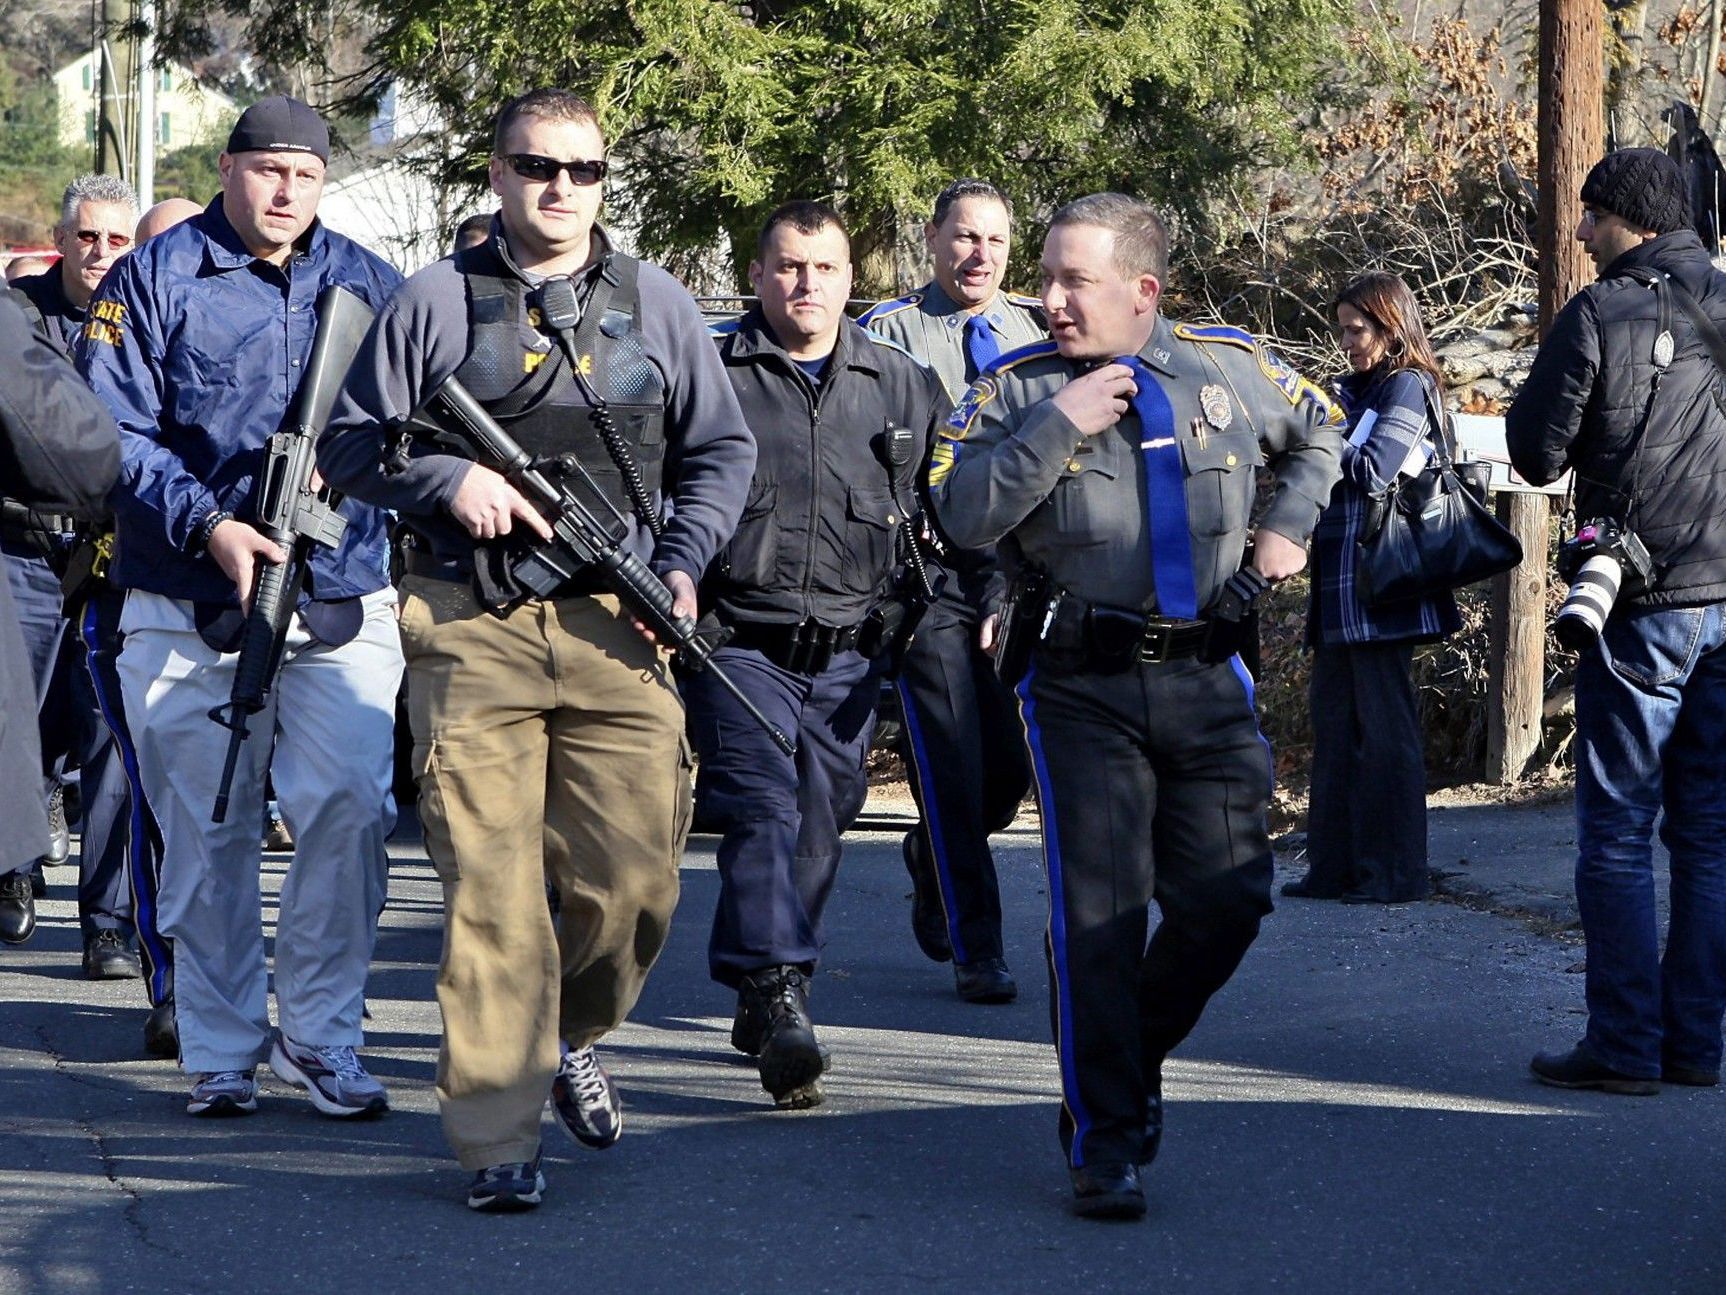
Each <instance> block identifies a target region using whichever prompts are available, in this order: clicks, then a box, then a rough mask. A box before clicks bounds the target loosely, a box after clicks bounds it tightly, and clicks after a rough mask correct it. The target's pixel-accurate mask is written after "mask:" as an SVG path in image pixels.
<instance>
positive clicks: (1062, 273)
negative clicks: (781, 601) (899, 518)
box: [932, 194, 1340, 1218]
mask: <svg viewBox="0 0 1726 1295" xmlns="http://www.w3.org/2000/svg"><path fill="white" fill-rule="evenodd" d="M1167 267H1168V239H1167V234H1166V232H1165V230H1164V226H1163V223H1162V221H1161V220H1160V219H1159V218H1158V216H1157V213H1156V212H1155V210H1154V209H1153V208H1152V207H1151V206H1150V205H1149V204H1147V203H1144V202H1141V201H1139V200H1138V199H1135V198H1130V197H1126V196H1123V195H1121V194H1094V195H1092V196H1090V197H1086V198H1080V199H1078V200H1077V201H1075V202H1072V203H1069V204H1068V205H1067V206H1065V207H1063V208H1061V209H1060V210H1059V211H1058V212H1056V214H1055V217H1054V220H1053V222H1052V224H1051V226H1050V229H1049V234H1048V237H1047V239H1046V240H1045V242H1044V245H1043V303H1044V308H1045V309H1046V310H1047V312H1048V317H1049V323H1050V326H1051V329H1052V332H1053V338H1052V340H1050V341H1048V342H1043V343H1038V344H1035V345H1033V346H1030V347H1026V348H1023V349H1021V350H1019V351H1016V352H1011V353H1009V354H1007V355H1005V356H1003V357H1002V358H1001V359H1000V360H999V361H998V362H997V363H996V364H995V365H994V366H993V367H992V368H991V369H990V371H989V372H987V373H985V374H984V375H983V377H982V378H980V379H979V380H978V381H977V383H976V384H975V385H974V386H973V387H972V388H971V390H970V391H969V392H968V393H967V394H966V396H965V400H964V401H963V403H962V404H961V405H960V407H959V408H958V409H957V410H955V411H954V414H953V418H952V420H951V422H950V423H949V427H948V430H947V432H946V434H945V438H944V440H943V441H942V443H941V445H940V446H938V447H937V450H936V455H935V462H934V467H933V473H932V475H933V479H934V493H935V501H936V506H937V509H938V511H939V515H940V518H941V521H942V522H943V524H944V525H945V526H946V527H947V530H948V532H949V533H950V534H951V535H952V536H953V538H954V539H955V540H957V541H958V542H959V543H961V544H988V543H993V542H995V541H1000V544H1001V549H1002V554H1003V560H1004V562H1007V563H1009V564H1011V565H1012V567H1013V569H1014V570H1015V572H1016V585H1015V588H1014V590H1013V591H1012V592H1011V593H1010V595H1009V599H1010V613H1009V616H1008V621H1009V623H1008V624H1007V625H1006V626H1005V627H1004V629H1003V636H1004V638H1003V645H1002V651H1003V652H1004V653H1005V654H1006V655H1007V659H1008V662H1009V664H1011V663H1012V662H1013V660H1014V659H1015V657H1016V654H1017V652H1018V651H1019V648H1020V644H1021V643H1022V642H1023V641H1024V639H1025V638H1027V637H1028V639H1029V640H1030V642H1031V643H1032V644H1033V646H1032V648H1031V651H1030V664H1029V672H1028V673H1026V674H1025V675H1024V677H1023V678H1022V679H1021V681H1020V682H1019V683H1018V686H1017V692H1018V697H1019V703H1020V707H1021V711H1022V714H1023V717H1024V722H1025V727H1026V731H1027V738H1028V744H1029V747H1030V750H1031V757H1032V767H1033V775H1034V778H1035V782H1036V788H1037V796H1038V801H1039V804H1040V806H1041V810H1042V820H1043V852H1044V860H1045V863H1046V866H1047V869H1048V874H1049V900H1050V919H1049V933H1048V954H1049V968H1050V979H1051V997H1052V998H1053V1001H1054V1013H1053V1015H1054V1023H1055V1046H1056V1049H1057V1052H1058V1054H1059V1058H1060V1066H1061V1090H1062V1105H1061V1115H1060V1136H1061V1142H1062V1145H1063V1148H1064V1149H1065V1150H1066V1152H1067V1155H1068V1158H1069V1163H1070V1166H1071V1171H1072V1179H1073V1189H1074V1198H1075V1199H1074V1204H1075V1208H1076V1210H1077V1211H1078V1212H1079V1213H1080V1214H1084V1215H1088V1216H1097V1217H1116V1218H1138V1217H1140V1216H1142V1215H1143V1213H1144V1209H1145V1199H1144V1193H1143V1190H1142V1188H1141V1187H1140V1184H1139V1166H1140V1165H1142V1164H1147V1163H1149V1161H1150V1160H1151V1158H1152V1157H1153V1156H1154V1155H1155V1154H1156V1149H1157V1143H1158V1139H1159V1137H1160V1134H1161V1129H1162V1097H1161V1093H1162V1070H1161V1068H1162V1064H1163V1059H1164V1058H1165V1057H1166V1056H1167V1055H1168V1053H1169V1051H1170V1049H1172V1048H1173V1047H1174V1046H1175V1045H1176V1044H1178V1043H1179V1042H1180V1041H1181V1040H1182V1039H1183V1038H1185V1037H1186V1035H1187V1033H1188V1032H1189V1031H1190V1030H1191V1029H1192V1027H1193V1025H1194V1024H1195V1023H1196V1022H1197V1020H1198V1018H1199V1014H1200V1012H1201V1011H1202V1010H1203V1008H1204V1005H1205V1003H1206V1001H1207V1000H1208V999H1209V998H1210V996H1211V995H1212V994H1213V993H1215V992H1216V991H1217V990H1218V989H1220V988H1221V987H1222V985H1223V984H1224V982H1225V981H1227V980H1228V978H1229V976H1230V975H1231V974H1232V973H1233V972H1234V969H1235V967H1236V965H1237V964H1238V963H1239V962H1240V959H1241V957H1242V955H1243V954H1244V953H1245V952H1246V949H1247V946H1248V945H1250V944H1251V943H1252V941H1253V938H1254V937H1255V935H1256V934H1257V932H1258V927H1259V921H1260V919H1261V918H1262V917H1263V915H1264V914H1265V913H1267V912H1269V911H1270V883H1271V851H1270V844H1269V839H1268V836H1267V833H1266V817H1265V816H1266V808H1267V803H1268V799H1269V795H1270V790H1271V775H1272V767H1271V756H1270V748H1269V747H1268V746H1267V745H1266V743H1265V741H1264V738H1263V737H1262V736H1261V735H1260V733H1259V731H1258V727H1257V721H1256V719H1255V716H1254V712H1253V696H1252V679H1251V678H1250V676H1249V675H1248V674H1247V673H1246V671H1245V669H1244V667H1242V666H1241V664H1240V662H1239V659H1238V657H1233V656H1229V657H1227V658H1224V653H1225V652H1227V651H1228V648H1229V647H1230V646H1232V644H1231V643H1229V642H1228V641H1227V637H1226V636H1225V635H1224V634H1223V633H1222V628H1223V622H1222V620H1221V617H1220V613H1221V612H1222V610H1223V604H1222V603H1221V602H1220V601H1219V595H1222V594H1225V593H1228V592H1230V591H1233V590H1245V591H1247V592H1250V589H1251V587H1252V582H1251V581H1250V580H1249V581H1247V582H1246V584H1244V585H1243V584H1242V583H1241V578H1240V577H1238V576H1234V575H1233V573H1235V571H1236V568H1237V566H1238V564H1239V563H1240V561H1241V557H1242V552H1243V546H1244V544H1245V542H1246V539H1247V530H1248V525H1249V512H1250V510H1251V508H1252V503H1253V496H1254V478H1255V473H1254V469H1255V468H1256V467H1257V466H1258V465H1259V464H1260V463H1261V462H1262V461H1263V459H1264V454H1265V453H1267V452H1268V453H1269V454H1270V455H1271V456H1272V461H1273V463H1274V466H1275V470H1276V477H1277V489H1276V492H1275V495H1274V497H1273V499H1272V501H1271V503H1270V504H1269V506H1268V508H1267V510H1266V512H1265V514H1264V516H1263V519H1262V521H1261V522H1260V524H1259V526H1258V527H1257V529H1256V530H1255V531H1254V532H1253V541H1254V546H1253V558H1252V565H1253V568H1254V569H1255V570H1256V573H1257V574H1258V576H1260V577H1262V578H1264V579H1267V580H1280V579H1283V578H1284V577H1287V576H1290V575H1293V574H1295V573H1296V572H1297V571H1299V570H1300V569H1301V568H1302V566H1303V565H1304V564H1305V561H1306V551H1305V548H1304V547H1303V546H1304V542H1305V539H1306V537H1307V535H1308V533H1309V532H1310V531H1311V530H1312V527H1313V523H1314V521H1315V520H1316V519H1317V517H1318V513H1319V509H1320V507H1321V505H1322V504H1323V503H1324V501H1325V500H1326V499H1328V498H1329V496H1330V490H1331V486H1332V484H1333V483H1334V482H1335V480H1336V477H1337V475H1338V467H1337V464H1338V457H1339V452H1340V440H1339V436H1338V434H1337V431H1336V430H1335V429H1336V425H1337V423H1338V422H1339V421H1340V414H1339V413H1338V411H1337V410H1336V409H1335V408H1334V407H1333V406H1331V405H1330V403H1329V402H1328V401H1327V400H1326V399H1325V398H1324V397H1323V396H1322V395H1321V394H1320V393H1319V392H1318V391H1317V390H1316V389H1315V388H1313V387H1312V386H1311V385H1310V384H1309V383H1307V382H1305V381H1304V380H1303V379H1301V378H1300V377H1299V376H1298V375H1296V374H1295V373H1294V372H1292V371H1291V370H1290V369H1288V368H1287V366H1285V365H1284V364H1283V363H1282V362H1281V361H1280V360H1279V359H1277V358H1276V357H1275V356H1274V355H1273V354H1271V353H1270V352H1269V351H1268V350H1266V349H1265V348H1263V347H1262V346H1260V345H1258V344H1257V343H1255V342H1254V340H1253V339H1252V337H1251V336H1250V335H1249V334H1246V333H1243V332H1241V331H1239V330H1238V329H1233V328H1227V327H1190V326H1187V325H1182V324H1173V325H1171V324H1170V323H1169V322H1168V321H1166V320H1165V319H1163V318H1162V316H1161V315H1160V314H1159V313H1158V309H1157V305H1158V299H1159V297H1160V295H1161V292H1162V285H1163V282H1164V278H1165V275H1166V274H1167ZM1225 582H1231V583H1228V584H1225ZM1034 591H1035V592H1034ZM1207 609H1211V616H1212V617H1214V618H1217V620H1216V621H1215V622H1213V621H1212V620H1207V618H1206V616H1205V614H1204V613H1205V612H1206V611H1207ZM1153 899H1154V900H1155V901H1156V902H1157V904H1158V906H1159V907H1160V908H1161V910H1162V921H1161V923H1160V924H1159V925H1158V927H1157V930H1156V933H1155V935H1153V936H1152V937H1151V939H1150V942H1149V945H1148V946H1147V944H1146V934H1147V927H1148V910H1149V905H1150V903H1151V901H1152V900H1153Z"/></svg>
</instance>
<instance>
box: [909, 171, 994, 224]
mask: <svg viewBox="0 0 1726 1295" xmlns="http://www.w3.org/2000/svg"><path fill="white" fill-rule="evenodd" d="M961 198H992V199H993V200H994V201H996V202H998V203H1000V204H1001V206H1002V207H1003V208H1005V209H1006V212H1007V219H1008V220H1009V221H1011V220H1012V219H1013V203H1012V200H1011V199H1009V198H1008V197H1007V195H1006V194H1004V193H1002V192H1001V191H1000V190H999V189H997V188H996V187H995V186H994V185H992V184H990V183H989V182H988V181H987V180H977V179H973V178H972V177H971V176H965V177H963V178H961V179H958V180H955V181H953V183H952V184H950V185H948V186H947V187H946V188H945V189H943V190H941V192H940V193H939V194H937V195H936V196H935V214H934V215H932V216H930V217H929V223H930V224H931V225H937V226H939V225H940V224H941V223H942V222H943V221H945V220H946V219H947V213H948V212H950V211H952V210H953V204H954V203H956V202H958V201H959V199H961Z"/></svg>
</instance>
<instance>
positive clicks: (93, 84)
mask: <svg viewBox="0 0 1726 1295" xmlns="http://www.w3.org/2000/svg"><path fill="white" fill-rule="evenodd" d="M151 75H152V76H154V78H155V81H156V86H155V90H156V112H155V118H156V120H155V122H154V123H153V129H154V130H155V132H156V148H157V151H158V152H161V153H169V152H172V151H173V150H174V149H177V148H186V147H187V146H189V145H192V144H206V143H214V144H216V145H220V143H221V142H222V140H223V139H225V138H226V137H227V133H228V128H229V127H230V126H232V125H233V124H234V118H235V117H236V116H238V115H239V111H240V108H239V105H238V104H236V103H235V102H234V101H233V100H232V99H230V98H228V96H227V95H225V94H223V93H222V92H221V91H220V90H212V89H210V88H209V87H208V86H204V85H200V84H199V83H198V79H197V78H196V77H195V76H193V75H192V73H191V72H190V71H189V70H188V69H186V68H183V67H181V66H180V65H179V64H178V63H170V64H169V65H168V66H167V67H162V68H157V69H156V70H155V71H154V72H153V73H152V74H151ZM54 95H55V99H56V100H57V102H58V103H59V108H60V143H61V145H62V146H64V147H66V148H82V147H84V146H86V145H89V144H94V143H95V142H96V116H97V106H98V105H97V101H98V98H99V97H100V95H101V77H100V75H99V74H98V72H97V67H96V55H95V52H94V51H89V52H86V53H85V54H84V55H83V57H81V58H79V59H76V60H75V61H73V62H71V63H68V64H67V65H66V66H65V67H63V68H61V69H60V70H59V71H58V72H56V73H54Z"/></svg>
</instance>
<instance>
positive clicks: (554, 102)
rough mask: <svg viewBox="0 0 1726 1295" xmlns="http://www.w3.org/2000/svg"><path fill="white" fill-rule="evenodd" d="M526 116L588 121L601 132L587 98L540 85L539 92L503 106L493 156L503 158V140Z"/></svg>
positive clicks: (493, 145) (492, 148)
mask: <svg viewBox="0 0 1726 1295" xmlns="http://www.w3.org/2000/svg"><path fill="white" fill-rule="evenodd" d="M523 117H543V118H545V119H546V120H547V121H585V122H587V123H589V124H590V125H592V127H593V128H594V129H595V130H599V114H598V113H597V112H595V111H594V110H593V105H592V104H591V103H589V102H588V101H587V100H586V99H583V98H582V97H581V96H580V95H578V94H574V93H572V92H570V91H568V90H559V89H558V88H557V87H556V86H548V85H547V86H540V87H539V89H537V90H529V91H528V92H527V93H526V94H522V95H517V96H516V97H515V98H513V99H511V100H510V101H509V102H508V103H506V104H504V106H503V110H502V111H501V112H499V113H498V115H497V133H496V135H495V136H493V139H492V146H491V151H492V155H493V156H494V157H502V156H503V155H504V150H505V147H506V146H505V143H504V141H505V140H507V139H508V138H509V132H510V130H511V128H512V127H514V125H515V124H516V122H518V121H520V120H521V119H522V118H523ZM604 134H605V132H603V131H600V137H601V139H603V138H604Z"/></svg>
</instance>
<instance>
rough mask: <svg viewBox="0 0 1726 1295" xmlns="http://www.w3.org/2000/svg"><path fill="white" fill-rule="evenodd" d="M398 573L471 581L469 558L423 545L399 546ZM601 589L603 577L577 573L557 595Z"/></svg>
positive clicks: (433, 578) (592, 592)
mask: <svg viewBox="0 0 1726 1295" xmlns="http://www.w3.org/2000/svg"><path fill="white" fill-rule="evenodd" d="M402 574H404V575H410V576H420V577H422V578H424V579H427V580H448V581H450V582H452V583H454V584H459V585H465V584H469V583H471V582H472V581H473V559H472V558H466V557H459V558H445V557H439V556H437V554H435V553H427V552H426V551H425V550H424V549H414V548H404V549H403V550H402ZM605 592H607V590H606V585H605V581H603V580H602V579H600V578H599V576H598V575H597V574H595V575H586V574H584V573H577V574H576V575H575V576H573V577H572V578H570V579H569V580H566V581H565V582H564V583H563V585H562V586H561V587H560V588H559V589H558V591H557V596H558V597H559V598H575V597H579V596H582V595H591V594H602V593H605Z"/></svg>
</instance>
